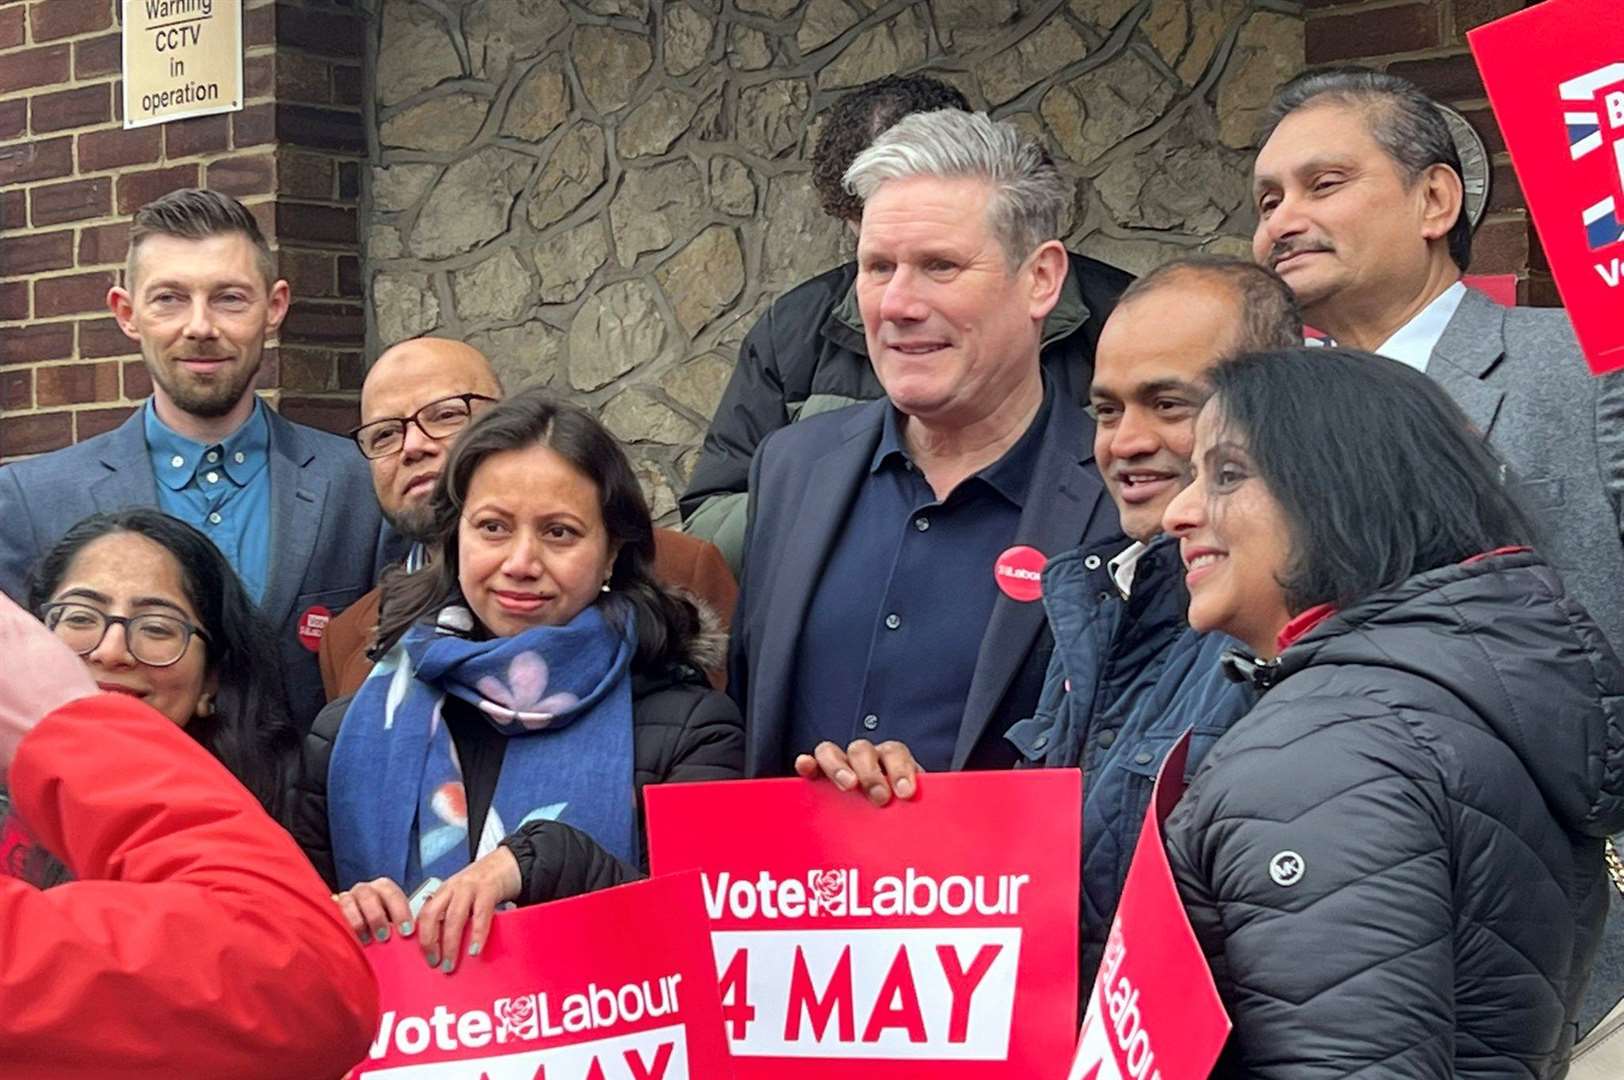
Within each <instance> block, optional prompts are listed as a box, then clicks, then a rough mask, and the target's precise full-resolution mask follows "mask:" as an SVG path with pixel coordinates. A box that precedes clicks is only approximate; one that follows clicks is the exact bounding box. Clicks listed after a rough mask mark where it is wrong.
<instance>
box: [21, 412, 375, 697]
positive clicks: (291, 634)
mask: <svg viewBox="0 0 1624 1080" xmlns="http://www.w3.org/2000/svg"><path fill="white" fill-rule="evenodd" d="M142 415H143V413H142V411H141V410H137V411H136V412H135V414H134V415H132V416H131V417H130V418H129V419H128V420H126V421H125V422H124V423H123V424H122V425H120V426H119V427H117V428H115V429H114V430H112V431H109V432H107V433H106V434H104V435H98V436H96V437H95V438H92V439H87V440H85V441H84V442H82V443H79V444H78V445H76V446H70V447H67V448H65V449H62V450H58V451H55V452H54V453H50V454H44V455H42V456H40V457H37V458H30V459H28V460H26V461H19V462H14V463H12V464H9V465H6V466H5V467H4V468H0V592H4V593H6V594H7V595H8V596H10V597H12V598H13V599H15V600H16V601H17V602H18V603H22V602H23V600H24V595H25V593H26V591H27V581H28V574H29V572H30V570H31V569H32V568H33V566H34V563H35V562H37V561H38V560H39V559H40V558H41V557H42V556H43V555H44V554H45V553H46V552H47V551H49V550H50V549H51V547H52V545H54V544H55V543H56V542H57V540H59V539H60V538H61V537H62V534H63V533H65V532H67V531H68V529H70V528H71V527H72V526H73V525H74V524H75V523H77V522H79V521H80V520H82V519H84V518H86V517H88V516H90V515H91V514H94V513H96V512H98V511H102V510H119V509H123V508H125V507H130V506H156V505H157V503H158V488H157V481H156V480H155V479H154V477H153V475H152V462H151V458H150V457H149V455H148V453H147V440H146V435H145V432H144V430H143V426H142V424H143V422H142ZM269 419H270V469H271V566H270V572H269V574H268V575H267V578H266V583H265V596H264V598H263V600H262V602H261V604H260V613H261V614H262V615H263V617H264V619H265V623H266V626H267V627H268V628H269V629H270V630H272V632H274V633H275V635H276V644H277V651H278V652H279V654H280V656H281V660H282V667H283V675H284V679H285V682H286V685H287V689H288V704H289V707H290V710H291V714H292V717H293V719H294V721H295V722H296V723H297V724H298V725H299V726H300V728H301V729H307V728H309V726H310V723H311V721H312V720H314V719H315V717H316V713H317V712H319V711H320V710H321V706H322V704H323V702H324V701H325V696H324V694H323V693H322V686H321V670H320V668H319V667H318V666H317V661H316V653H315V652H314V651H312V650H310V649H307V648H306V647H305V646H304V645H303V644H301V642H300V640H299V634H298V627H299V620H300V617H301V616H302V615H303V613H304V612H306V611H308V610H309V609H310V608H312V607H316V606H320V607H325V608H327V609H328V610H329V611H330V612H331V613H332V614H334V615H336V614H338V613H339V612H340V611H342V610H343V609H344V608H345V607H348V606H349V604H350V603H351V602H353V601H354V600H356V599H357V598H359V597H360V596H361V594H362V593H365V592H366V591H368V590H369V589H371V588H372V585H373V580H374V578H375V577H376V576H377V572H378V570H379V568H380V567H381V566H384V565H387V564H388V562H389V561H390V559H391V558H392V557H393V555H394V551H393V548H394V546H395V545H394V542H393V534H392V533H386V532H385V530H384V528H383V519H382V516H381V514H380V513H379V511H378V502H377V497H376V496H375V495H374V494H373V491H372V478H371V476H370V475H369V473H368V471H367V467H366V462H365V461H364V460H363V459H362V457H361V455H360V454H359V453H357V452H356V450H355V447H354V446H353V445H351V444H350V443H349V442H347V441H346V440H344V439H341V438H339V437H338V436H336V435H329V434H327V433H326V432H323V431H317V430H315V429H314V428H309V427H305V426H303V425H302V424H295V423H293V422H292V421H290V420H286V419H283V418H282V417H280V416H278V415H277V414H276V413H275V412H271V413H269Z"/></svg>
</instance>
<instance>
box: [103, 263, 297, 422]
mask: <svg viewBox="0 0 1624 1080" xmlns="http://www.w3.org/2000/svg"><path fill="white" fill-rule="evenodd" d="M133 265H134V275H133V277H132V280H131V282H130V283H129V287H128V288H127V289H126V288H115V289H113V290H112V291H111V292H110V293H108V306H109V307H110V308H111V309H112V311H113V315H114V317H115V318H116V319H117V320H118V323H119V326H120V328H121V329H122V330H123V331H124V333H125V334H126V335H127V336H128V337H130V338H132V339H133V340H136V341H139V342H140V343H141V359H142V360H143V361H145V363H146V366H147V371H148V373H149V374H151V376H152V383H153V393H154V395H155V396H156V397H157V399H158V403H159V405H160V407H161V408H164V409H166V410H168V411H170V412H176V411H178V412H180V413H184V414H188V415H191V416H195V417H199V418H203V419H206V420H218V419H222V418H226V417H232V418H234V419H237V420H238V421H239V422H240V421H241V420H244V419H247V417H248V413H249V411H250V410H251V409H252V408H253V396H252V387H253V382H254V376H255V375H256V374H257V373H258V372H259V365H260V359H261V356H262V355H263V352H264V348H265V339H266V337H268V336H269V335H270V334H272V333H274V332H275V330H276V328H277V327H278V326H280V325H281V323H282V319H283V317H284V316H285V315H286V314H287V310H288V285H287V282H285V281H277V282H275V283H267V282H266V281H265V278H264V276H263V275H262V273H261V271H260V267H259V264H258V262H257V259H256V254H255V250H254V245H253V242H252V241H251V240H249V239H248V237H247V236H245V235H243V234H242V233H222V234H220V235H217V236H210V237H206V238H204V239H202V240H186V239H182V238H180V237H175V236H164V235H154V236H148V237H146V238H145V239H144V240H142V242H141V246H140V247H139V249H138V250H137V252H136V257H135V259H134V261H133Z"/></svg>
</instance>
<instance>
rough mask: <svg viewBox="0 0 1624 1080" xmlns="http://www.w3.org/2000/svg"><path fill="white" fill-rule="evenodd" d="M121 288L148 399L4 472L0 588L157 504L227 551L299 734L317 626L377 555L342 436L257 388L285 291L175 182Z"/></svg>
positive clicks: (315, 687)
mask: <svg viewBox="0 0 1624 1080" xmlns="http://www.w3.org/2000/svg"><path fill="white" fill-rule="evenodd" d="M125 282H126V285H125V286H124V287H120V288H114V289H113V290H111V291H110V292H109V293H108V305H109V307H111V308H112V311H113V315H114V317H115V318H117V320H118V322H119V326H120V327H121V328H122V329H123V331H124V333H125V334H127V335H128V336H129V337H130V338H131V339H133V340H135V341H138V342H140V344H141V356H142V360H143V361H144V362H145V364H146V367H147V371H148V373H149V374H150V375H151V377H152V384H153V392H152V397H151V398H150V399H149V400H148V402H147V403H146V404H145V405H144V406H143V407H142V408H140V409H138V410H137V411H136V412H135V414H134V415H133V416H131V417H130V418H129V420H127V421H125V422H124V424H122V425H121V426H120V427H118V428H117V429H115V430H113V431H110V432H107V433H106V434H104V435H100V436H97V437H96V438H93V439H88V440H86V441H85V442H83V443H80V444H78V445H77V446H71V447H68V448H66V449H64V450H59V451H56V452H55V453H51V454H46V455H44V456H42V457H38V458H33V459H30V460H27V461H21V462H16V463H13V464H10V465H8V466H6V467H5V468H0V591H4V592H5V593H7V594H8V595H10V596H12V597H13V598H14V599H16V600H18V601H19V602H21V601H22V599H23V597H24V594H25V592H26V585H27V580H28V574H29V572H30V570H31V569H32V567H33V565H34V564H35V563H36V562H37V561H38V560H39V558H40V557H41V556H42V555H44V554H45V552H47V551H48V550H50V548H51V547H52V546H53V545H54V544H55V543H56V542H57V540H58V539H60V538H61V536H62V534H63V533H65V532H66V531H67V530H68V529H69V528H71V527H72V526H73V525H74V524H75V523H76V522H78V521H80V520H81V519H83V518H85V517H87V516H89V515H90V514H93V513H96V512H98V511H104V510H116V509H120V508H123V507H128V506H156V507H158V508H159V509H161V510H163V511H165V512H166V513H169V514H171V515H173V516H175V517H178V518H180V519H182V520H184V521H186V522H188V523H189V524H191V525H194V526H196V527H197V528H199V529H200V530H202V531H203V532H204V533H205V534H206V535H208V536H209V538H210V539H211V540H213V541H214V542H215V544H216V545H217V546H218V547H219V548H220V549H221V551H222V552H224V553H225V555H226V558H227V559H228V560H229V561H230V562H231V564H232V566H233V568H235V569H236V571H237V574H238V576H239V577H241V578H242V580H243V584H244V585H245V586H246V587H247V589H248V592H249V595H250V596H252V597H254V599H255V600H256V601H258V603H259V605H260V610H261V613H262V614H263V616H264V618H265V622H266V626H267V629H269V630H270V631H271V632H273V633H274V634H275V635H276V641H277V645H278V648H279V651H280V653H281V657H282V662H283V669H284V677H285V682H286V685H287V690H288V699H289V702H288V703H289V707H290V709H291V713H292V716H293V719H294V720H295V722H297V723H298V724H299V725H300V726H302V727H308V726H309V724H310V721H311V720H312V719H314V717H315V715H316V713H317V711H319V710H320V708H321V706H322V703H323V700H324V698H323V694H322V687H321V673H320V670H319V668H318V666H317V659H316V649H317V647H318V646H319V644H320V640H321V634H322V632H323V631H324V630H325V628H326V624H327V620H328V619H330V618H331V617H332V616H333V615H335V614H337V613H338V612H340V611H342V610H343V609H344V608H345V607H346V606H348V605H349V604H350V603H351V602H352V601H354V600H355V599H356V598H357V597H359V596H360V595H361V594H362V593H364V592H366V591H367V590H368V589H370V588H371V587H372V582H373V578H374V577H375V576H376V572H377V568H378V567H379V566H380V565H382V564H383V563H384V562H386V561H387V556H388V555H390V554H391V553H390V552H386V551H384V550H382V549H383V547H384V546H386V545H385V538H386V536H387V535H388V534H386V533H385V531H384V529H383V524H382V518H381V516H380V514H379V511H378V506H377V502H376V500H375V499H374V498H373V495H372V484H371V477H370V476H369V475H368V473H367V470H366V467H365V464H364V463H363V462H362V461H361V459H360V458H359V457H358V456H357V455H356V454H355V453H354V448H353V447H352V446H350V445H349V444H348V443H346V442H345V441H344V440H343V439H340V438H338V437H337V436H334V435H329V434H326V433H325V432H320V431H316V430H314V429H312V428H308V427H303V426H301V425H299V424H295V423H292V422H290V421H288V420H285V419H283V418H282V417H280V416H278V415H277V414H276V413H275V412H273V411H272V410H271V409H269V408H268V407H266V405H265V404H264V403H263V402H261V401H260V400H259V397H258V396H257V395H256V394H255V393H254V390H253V383H254V377H255V376H256V375H257V374H258V372H259V367H260V362H261V358H262V356H263V354H264V345H265V339H266V338H267V337H268V336H270V334H272V333H273V332H274V331H275V330H276V328H277V327H278V326H279V325H280V324H281V322H282V319H283V317H284V316H285V315H286V314H287V310H288V303H289V300H288V284H287V282H286V281H281V280H278V279H277V278H276V274H275V271H274V263H273V260H272V257H271V253H270V248H269V246H268V245H267V244H266V242H265V238H264V236H262V235H261V234H260V231H259V227H258V226H257V225H256V224H255V222H254V218H253V215H251V214H250V213H249V212H248V211H247V210H246V209H245V208H244V207H243V206H242V205H241V204H240V203H238V202H237V201H236V200H234V199H232V198H230V197H228V196H224V195H219V194H216V193H214V192H209V191H196V190H189V191H177V192H174V193H172V194H169V195H166V196H164V197H163V198H161V199H158V200H157V201H155V202H153V203H150V204H148V205H147V206H145V207H143V208H142V209H141V210H140V211H138V212H137V213H136V215H135V219H134V222H133V224H132V228H131V232H130V253H129V257H128V262H127V265H126V270H125Z"/></svg>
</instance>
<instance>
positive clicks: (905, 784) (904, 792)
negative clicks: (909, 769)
mask: <svg viewBox="0 0 1624 1080" xmlns="http://www.w3.org/2000/svg"><path fill="white" fill-rule="evenodd" d="M897 794H898V795H901V796H902V797H903V798H904V799H906V798H907V797H908V796H910V795H912V794H913V781H912V780H910V779H908V778H907V777H906V776H904V777H903V778H902V779H901V780H898V781H897Z"/></svg>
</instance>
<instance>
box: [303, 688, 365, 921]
mask: <svg viewBox="0 0 1624 1080" xmlns="http://www.w3.org/2000/svg"><path fill="white" fill-rule="evenodd" d="M353 696H354V695H353V694H352V695H347V696H345V697H341V698H335V699H334V700H333V701H332V702H330V703H329V704H328V705H327V706H326V707H324V708H323V709H322V710H321V712H320V713H318V714H317V715H316V719H315V722H314V723H312V724H311V725H310V731H309V732H308V733H307V734H306V735H305V739H304V745H303V746H302V747H301V748H300V755H299V768H298V770H297V774H296V777H295V779H294V783H293V792H292V796H291V798H290V799H289V800H288V807H287V815H288V829H289V831H290V832H292V833H293V839H294V840H295V841H297V842H298V844H299V847H300V848H301V849H303V851H304V853H305V858H307V859H309V860H310V865H312V866H314V867H315V868H316V873H318V874H320V875H321V879H322V880H323V881H325V882H326V883H327V887H328V888H329V889H333V890H337V889H338V868H337V867H336V866H335V865H334V863H333V840H332V834H331V832H330V830H329V829H328V825H327V766H328V764H329V763H330V762H331V761H332V760H333V744H334V743H335V742H337V741H338V729H339V727H340V726H341V725H342V724H343V722H344V714H345V712H347V711H348V710H349V707H350V698H351V697H353Z"/></svg>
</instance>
